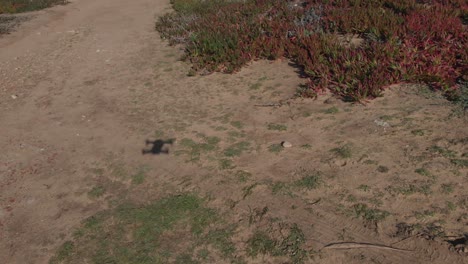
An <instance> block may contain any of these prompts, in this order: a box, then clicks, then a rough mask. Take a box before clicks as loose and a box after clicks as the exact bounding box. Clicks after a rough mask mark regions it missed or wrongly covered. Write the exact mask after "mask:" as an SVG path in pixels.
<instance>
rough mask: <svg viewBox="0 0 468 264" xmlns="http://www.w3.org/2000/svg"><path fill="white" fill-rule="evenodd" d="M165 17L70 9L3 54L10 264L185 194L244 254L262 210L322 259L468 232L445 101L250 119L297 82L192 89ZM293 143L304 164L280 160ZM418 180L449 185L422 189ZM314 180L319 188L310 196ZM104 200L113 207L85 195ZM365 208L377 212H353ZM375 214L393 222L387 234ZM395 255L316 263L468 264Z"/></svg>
mask: <svg viewBox="0 0 468 264" xmlns="http://www.w3.org/2000/svg"><path fill="white" fill-rule="evenodd" d="M168 2H169V1H151V0H134V1H126V0H100V1H92V0H79V1H73V2H72V3H70V4H68V5H66V6H59V7H54V8H51V9H48V10H44V11H40V12H38V13H37V16H35V18H33V19H32V20H30V21H28V22H26V23H25V24H23V25H22V26H21V27H20V28H19V30H18V31H17V32H14V33H12V34H11V35H8V36H5V37H2V38H0V148H1V149H2V152H1V153H0V207H1V209H2V210H1V211H0V259H6V260H7V262H6V263H47V261H48V260H49V258H50V256H52V255H53V254H54V252H55V250H56V249H57V247H59V245H61V244H62V243H63V242H64V241H65V240H67V239H70V238H71V237H72V234H73V230H74V229H75V228H76V227H77V226H79V225H80V223H81V222H82V221H83V219H85V218H87V217H89V216H91V215H93V214H95V213H96V212H99V211H101V210H104V209H106V208H109V207H112V204H113V203H114V202H115V201H119V200H122V199H132V200H136V201H140V202H144V201H148V200H154V199H157V198H159V197H162V196H164V195H166V194H171V193H179V192H187V191H190V192H197V193H200V194H201V195H204V196H208V197H211V198H210V199H209V200H210V205H211V206H213V207H215V208H218V209H219V210H221V211H224V212H225V213H226V214H227V215H228V217H230V220H229V221H232V222H236V223H237V222H238V223H240V225H241V228H240V229H239V230H240V231H239V232H238V233H237V237H236V239H237V240H238V245H239V246H240V247H242V246H244V245H245V241H246V240H247V239H248V236H249V235H250V233H249V232H251V231H252V229H253V227H252V226H251V224H252V223H250V224H247V222H248V221H247V220H246V219H249V216H252V210H253V209H258V208H264V207H265V206H267V207H268V208H269V210H268V212H269V213H268V214H267V215H268V218H271V219H273V218H280V219H282V220H283V221H286V222H288V223H297V224H298V225H299V226H300V227H301V228H302V229H303V231H304V233H305V234H306V236H307V238H308V244H307V246H308V247H310V248H311V249H314V250H318V249H320V248H321V247H323V246H324V245H327V244H330V243H334V242H340V241H355V242H362V243H375V244H387V245H390V244H391V243H395V242H398V241H399V240H400V239H402V238H404V237H399V236H398V235H396V234H398V232H397V231H398V230H396V227H395V226H396V224H397V223H399V222H407V223H410V224H416V223H418V224H421V223H422V225H423V226H424V225H429V224H433V223H436V224H439V225H440V223H439V222H440V221H439V220H442V219H443V220H445V223H443V225H444V228H445V229H446V233H447V235H460V234H463V233H464V232H468V230H467V229H466V226H467V221H468V220H467V219H468V217H467V216H466V209H467V207H468V197H467V196H466V192H465V191H464V190H465V189H464V188H466V187H463V184H466V183H467V177H468V176H467V169H466V167H460V166H456V164H455V163H454V162H453V160H459V159H460V160H461V159H463V158H462V155H465V154H466V152H467V147H466V144H467V141H466V139H467V138H468V132H467V131H466V129H464V125H466V118H464V117H452V110H451V106H449V105H448V104H447V103H446V102H445V101H444V100H443V99H441V98H439V97H437V96H432V95H431V96H429V97H427V98H425V97H424V96H421V94H420V93H419V91H415V90H414V89H413V90H401V89H395V91H392V92H389V93H388V94H387V96H386V97H385V98H383V99H378V100H376V101H375V102H374V103H372V104H371V105H369V106H367V107H364V106H360V105H350V104H347V103H344V102H337V101H334V102H331V103H328V104H327V103H324V102H323V101H324V100H325V99H327V98H328V97H327V96H323V97H321V98H320V99H319V100H318V101H313V100H303V101H301V100H296V101H294V102H293V103H292V104H291V105H285V106H282V107H280V108H271V107H265V108H258V107H255V106H254V105H255V104H259V103H270V102H277V101H279V100H281V99H284V98H289V97H290V96H292V95H293V94H294V89H295V88H296V87H297V85H298V84H300V83H302V80H301V79H300V78H299V77H298V74H297V73H296V72H295V69H294V68H293V67H290V66H288V65H287V62H273V63H271V62H255V63H254V64H253V65H251V66H249V67H247V68H246V69H244V70H242V71H241V72H240V73H238V74H235V75H230V76H227V75H221V74H213V75H210V76H204V77H201V76H197V77H187V72H188V69H189V67H190V66H189V65H187V64H186V63H183V62H181V61H179V60H178V58H179V57H180V56H181V55H182V53H181V51H180V50H179V49H178V48H175V47H168V46H167V44H166V43H165V42H164V41H162V40H160V38H159V36H158V35H157V33H156V32H155V31H154V21H155V15H156V16H157V15H160V14H163V13H165V12H168V11H169V10H170V9H169V3H168ZM403 97H404V99H403V100H402V99H401V98H403ZM465 127H466V126H465ZM210 138H211V139H216V143H213V146H212V148H211V147H209V146H210V144H211V143H210ZM169 139H176V141H175V143H174V144H172V145H170V144H167V145H166V146H167V147H169V150H170V152H169V155H166V154H164V153H160V155H142V149H144V148H147V147H151V145H146V144H145V140H169ZM283 140H288V141H290V142H292V143H293V148H291V149H284V150H283V149H282V148H277V144H278V143H279V142H281V141H283ZM205 141H206V142H208V143H206V144H205V145H203V144H201V145H200V144H198V145H197V144H196V142H205ZM218 141H219V142H218ZM194 142H195V143H194ZM216 144H217V145H216ZM214 145H216V146H214ZM207 146H208V147H207ZM433 146H437V147H439V149H437V148H436V149H435V150H434V151H431V147H433ZM275 147H276V148H275ZM439 150H440V151H439ZM444 150H445V151H446V152H444ZM449 150H450V151H451V152H447V151H449ZM348 152H350V153H351V152H352V155H351V154H349V153H348ZM444 153H445V154H447V153H452V154H453V155H452V154H450V155H445V154H444ZM348 154H349V155H348ZM418 168H424V169H425V170H427V171H428V173H429V172H430V173H431V175H435V176H436V177H437V179H438V180H434V181H431V182H430V186H429V187H427V186H428V184H429V183H428V180H427V177H426V178H425V176H424V175H423V176H421V174H423V173H419V174H418V173H415V170H416V169H418ZM317 171H320V173H322V174H321V175H322V176H321V177H322V178H321V180H320V186H321V187H320V188H317V186H313V188H308V187H309V186H308V185H307V184H308V183H304V185H303V186H302V185H301V184H302V183H301V182H300V179H301V177H305V176H307V175H309V174H310V173H311V172H317ZM420 172H421V171H420ZM140 176H141V177H144V181H143V178H141V179H140V178H139V177H140ZM426 176H427V175H426ZM442 176H443V177H442ZM140 180H141V181H143V183H141V184H135V182H139V181H140ZM439 180H440V181H439ZM298 182H299V183H298ZM444 184H445V185H444ZM102 186H104V187H105V193H104V195H96V196H99V198H96V197H93V195H90V194H93V192H92V191H93V190H95V191H99V190H100V189H99V188H97V189H96V187H102ZM297 186H299V187H297ZM301 186H302V187H304V188H302V187H301ZM366 186H367V187H366ZM425 186H426V187H425ZM444 186H446V187H444ZM447 186H448V187H447ZM449 187H450V188H449ZM301 188H302V189H301ZM424 188H426V189H424ZM427 188H430V189H431V190H433V191H432V192H431V193H430V195H429V194H427V193H425V190H427ZM447 188H449V189H450V190H449V189H447ZM441 190H442V191H441ZM315 202H317V203H315ZM448 202H450V203H452V204H454V206H455V207H454V208H455V209H453V210H452V209H447V208H446V207H447V204H448ZM363 203H365V204H369V210H368V211H365V210H367V209H366V208H364V210H361V211H358V209H356V208H361V209H362V207H359V204H363ZM370 208H380V209H381V210H383V211H388V212H389V213H390V216H389V217H387V218H386V219H385V221H380V219H377V218H378V217H376V216H375V214H376V212H378V211H372V210H370ZM450 208H452V207H450ZM428 210H429V211H430V212H429V211H428ZM447 210H448V211H447ZM377 215H378V213H377ZM421 215H422V216H421ZM373 217H374V218H373ZM420 217H422V218H420ZM363 218H364V220H363ZM366 219H367V220H368V221H367V220H366ZM421 219H422V220H421ZM264 221H265V220H261V219H260V220H258V223H257V225H254V226H258V227H259V228H260V227H261V226H264V225H265V223H264ZM374 221H375V223H376V222H378V224H375V223H374ZM242 226H243V227H244V228H242ZM441 241H442V242H441ZM398 247H399V248H404V249H410V250H412V251H411V252H382V251H379V250H376V249H369V250H361V249H359V250H358V251H340V250H337V251H330V250H329V251H326V252H322V253H321V254H322V255H321V257H320V258H318V259H317V260H316V261H317V262H318V263H339V262H343V263H344V262H346V263H372V262H373V263H428V262H429V261H430V262H431V263H462V262H463V261H466V258H464V256H463V254H459V253H456V252H451V251H450V250H449V246H448V245H447V244H446V243H444V242H443V239H439V240H435V241H429V240H425V239H423V238H421V237H418V236H415V237H414V238H410V239H406V240H405V241H403V242H401V243H399V244H398ZM258 261H260V262H258ZM263 261H265V260H263ZM363 261H364V262H363ZM366 261H367V262H366ZM261 262H262V261H261V260H257V263H261ZM271 263H276V262H275V261H273V260H272V261H271Z"/></svg>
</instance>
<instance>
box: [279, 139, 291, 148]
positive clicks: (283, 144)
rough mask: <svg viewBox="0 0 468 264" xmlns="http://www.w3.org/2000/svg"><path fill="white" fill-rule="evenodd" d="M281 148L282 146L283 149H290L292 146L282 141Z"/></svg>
mask: <svg viewBox="0 0 468 264" xmlns="http://www.w3.org/2000/svg"><path fill="white" fill-rule="evenodd" d="M281 146H283V148H290V147H292V144H291V142H288V141H283V142H281Z"/></svg>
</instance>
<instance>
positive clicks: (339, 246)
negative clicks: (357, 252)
mask: <svg viewBox="0 0 468 264" xmlns="http://www.w3.org/2000/svg"><path fill="white" fill-rule="evenodd" d="M323 248H328V249H355V248H377V249H386V250H393V251H403V252H410V251H412V250H407V249H400V248H394V247H389V246H385V245H379V244H371V243H357V242H342V243H331V244H328V245H326V246H324V247H323Z"/></svg>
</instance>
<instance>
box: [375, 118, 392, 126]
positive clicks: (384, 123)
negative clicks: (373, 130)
mask: <svg viewBox="0 0 468 264" xmlns="http://www.w3.org/2000/svg"><path fill="white" fill-rule="evenodd" d="M374 123H375V124H377V125H378V126H381V127H390V124H389V123H387V122H385V121H383V120H380V119H376V120H374Z"/></svg>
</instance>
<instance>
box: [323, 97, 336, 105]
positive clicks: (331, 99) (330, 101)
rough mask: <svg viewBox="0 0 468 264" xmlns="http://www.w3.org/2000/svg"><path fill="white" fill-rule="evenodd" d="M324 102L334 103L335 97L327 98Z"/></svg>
mask: <svg viewBox="0 0 468 264" xmlns="http://www.w3.org/2000/svg"><path fill="white" fill-rule="evenodd" d="M323 103H324V104H335V103H336V98H335V97H330V98H328V99H327V100H325V101H324V102H323Z"/></svg>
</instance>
